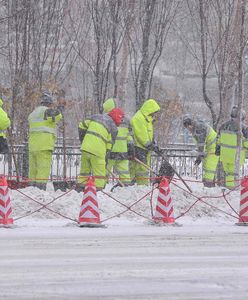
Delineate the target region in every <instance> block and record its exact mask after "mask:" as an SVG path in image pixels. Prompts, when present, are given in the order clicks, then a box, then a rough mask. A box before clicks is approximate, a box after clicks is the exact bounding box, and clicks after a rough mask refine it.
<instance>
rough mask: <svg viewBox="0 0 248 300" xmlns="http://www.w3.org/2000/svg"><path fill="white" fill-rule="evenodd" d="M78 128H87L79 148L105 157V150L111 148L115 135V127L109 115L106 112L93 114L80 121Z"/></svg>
mask: <svg viewBox="0 0 248 300" xmlns="http://www.w3.org/2000/svg"><path fill="white" fill-rule="evenodd" d="M79 128H81V129H85V130H87V131H86V134H85V137H84V139H83V142H82V145H81V150H82V151H86V152H88V153H91V154H94V155H96V156H98V157H105V156H106V151H107V150H111V148H112V146H113V143H114V141H115V138H116V136H117V127H116V125H115V123H114V121H113V120H112V119H111V117H109V116H108V115H106V114H103V115H100V114H99V115H93V116H92V117H90V118H89V119H87V120H85V121H84V122H81V123H80V124H79Z"/></svg>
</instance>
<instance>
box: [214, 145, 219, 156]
mask: <svg viewBox="0 0 248 300" xmlns="http://www.w3.org/2000/svg"><path fill="white" fill-rule="evenodd" d="M215 155H217V156H220V145H216V148H215Z"/></svg>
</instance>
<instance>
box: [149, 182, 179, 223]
mask: <svg viewBox="0 0 248 300" xmlns="http://www.w3.org/2000/svg"><path fill="white" fill-rule="evenodd" d="M153 221H154V223H155V224H175V219H174V211H173V205H172V199H171V196H170V186H169V182H168V179H167V178H165V177H163V178H162V180H161V181H160V184H159V194H158V199H157V205H156V211H155V214H154V216H153Z"/></svg>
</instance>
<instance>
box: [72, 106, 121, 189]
mask: <svg viewBox="0 0 248 300" xmlns="http://www.w3.org/2000/svg"><path fill="white" fill-rule="evenodd" d="M123 117H124V113H123V111H122V110H121V109H119V108H114V109H112V110H111V111H110V112H109V113H108V114H102V115H101V114H97V115H93V116H91V117H90V118H87V120H85V121H83V122H80V124H79V136H80V139H81V151H82V155H81V167H80V177H79V180H78V183H79V184H78V186H77V188H76V189H77V191H78V192H80V191H82V190H83V189H84V186H85V184H86V182H87V178H88V177H89V176H91V175H93V176H95V184H96V188H97V189H98V190H101V189H103V188H104V186H105V184H106V163H107V161H106V160H107V156H108V154H109V153H110V151H111V149H112V146H113V144H114V141H115V138H116V135H117V126H119V125H120V123H121V121H122V119H123Z"/></svg>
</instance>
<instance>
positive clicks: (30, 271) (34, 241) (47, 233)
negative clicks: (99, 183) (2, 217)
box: [0, 218, 248, 300]
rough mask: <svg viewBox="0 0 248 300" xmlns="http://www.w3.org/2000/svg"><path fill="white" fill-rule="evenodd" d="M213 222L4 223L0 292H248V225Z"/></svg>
mask: <svg viewBox="0 0 248 300" xmlns="http://www.w3.org/2000/svg"><path fill="white" fill-rule="evenodd" d="M212 222H213V220H211V219H206V220H205V221H203V220H201V221H196V222H193V221H192V220H187V219H186V218H185V219H184V221H183V222H182V224H183V226H182V227H155V226H149V225H145V224H142V223H139V222H134V221H133V222H131V221H127V220H125V219H122V218H120V219H118V220H115V221H113V222H112V223H109V226H108V228H105V229H100V228H98V229H90V228H79V227H76V226H74V225H72V224H68V222H67V221H63V220H34V219H32V220H28V219H26V220H25V221H23V222H19V223H18V227H17V228H14V229H5V228H0V240H1V251H0V253H1V259H0V271H1V272H0V299H4V300H8V299H15V300H16V299H60V300H62V299H142V300H143V299H144V300H145V299H183V300H187V299H198V300H199V299H212V300H213V299H225V300H226V299H235V300H237V299H242V300H245V299H248V298H247V297H248V284H247V282H248V239H247V237H248V227H238V226H234V224H233V222H230V221H225V223H223V222H222V223H221V222H219V221H218V222H217V221H216V220H215V223H214V224H212Z"/></svg>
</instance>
